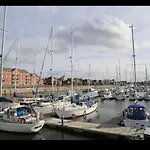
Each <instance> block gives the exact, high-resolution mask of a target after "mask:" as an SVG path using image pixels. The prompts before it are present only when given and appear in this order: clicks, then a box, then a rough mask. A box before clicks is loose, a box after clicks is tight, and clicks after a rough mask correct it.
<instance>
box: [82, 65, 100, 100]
mask: <svg viewBox="0 0 150 150" xmlns="http://www.w3.org/2000/svg"><path fill="white" fill-rule="evenodd" d="M90 75H91V64H89V77H88V78H89V79H88V89H87V92H85V93H84V97H85V99H88V98H96V97H98V96H99V94H98V91H97V90H95V89H94V88H90Z"/></svg>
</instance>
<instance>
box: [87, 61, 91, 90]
mask: <svg viewBox="0 0 150 150" xmlns="http://www.w3.org/2000/svg"><path fill="white" fill-rule="evenodd" d="M88 74H89V75H88V92H89V90H90V76H91V64H89V73H88Z"/></svg>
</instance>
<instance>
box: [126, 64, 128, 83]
mask: <svg viewBox="0 0 150 150" xmlns="http://www.w3.org/2000/svg"><path fill="white" fill-rule="evenodd" d="M126 82H128V66H127V64H126Z"/></svg>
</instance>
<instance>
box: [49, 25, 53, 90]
mask: <svg viewBox="0 0 150 150" xmlns="http://www.w3.org/2000/svg"><path fill="white" fill-rule="evenodd" d="M53 40H54V37H53V27H51V69H50V70H51V79H52V80H51V81H52V91H53V87H54V77H53V67H54V41H53Z"/></svg>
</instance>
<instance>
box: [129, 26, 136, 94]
mask: <svg viewBox="0 0 150 150" xmlns="http://www.w3.org/2000/svg"><path fill="white" fill-rule="evenodd" d="M129 28H131V32H132V47H133V55H132V57H133V66H134V89H135V94H136V60H135V57H136V55H135V48H134V33H133V25H131V26H129Z"/></svg>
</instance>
